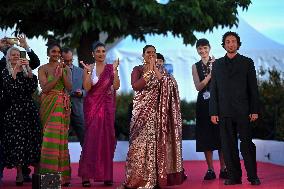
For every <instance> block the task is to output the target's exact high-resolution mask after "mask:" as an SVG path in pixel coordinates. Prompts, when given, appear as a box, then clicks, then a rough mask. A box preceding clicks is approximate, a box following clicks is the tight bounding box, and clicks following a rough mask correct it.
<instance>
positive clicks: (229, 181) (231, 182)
mask: <svg viewBox="0 0 284 189" xmlns="http://www.w3.org/2000/svg"><path fill="white" fill-rule="evenodd" d="M224 184H225V185H235V184H242V180H241V179H226V180H225V182H224Z"/></svg>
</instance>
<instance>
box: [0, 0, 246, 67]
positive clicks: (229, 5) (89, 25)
mask: <svg viewBox="0 0 284 189" xmlns="http://www.w3.org/2000/svg"><path fill="white" fill-rule="evenodd" d="M250 3H251V1H250V0H170V1H169V3H168V4H166V5H163V4H159V3H157V1H155V0H143V1H142V0H37V1H35V0H33V1H32V0H26V1H23V0H10V1H1V3H0V10H1V11H0V28H2V29H7V28H13V27H14V26H15V27H16V33H18V32H23V33H25V34H26V35H27V36H28V37H34V36H40V35H41V36H43V37H44V38H48V37H51V36H52V37H54V38H55V39H56V40H60V41H61V42H62V43H63V44H65V45H69V46H71V47H73V48H77V52H78V58H79V59H80V60H84V61H87V62H88V61H91V60H92V57H91V55H90V51H91V44H92V42H93V41H95V40H98V39H99V34H100V32H105V33H107V35H108V37H107V42H112V41H114V40H115V39H117V38H120V37H124V36H127V35H131V36H132V37H133V38H135V39H140V40H144V35H145V34H164V35H166V34H167V33H168V32H170V33H172V34H173V35H174V36H181V37H182V38H183V39H184V43H185V44H194V43H195V41H196V37H195V35H194V32H195V31H197V32H206V31H208V30H209V31H212V30H213V28H214V27H218V26H221V27H225V26H233V25H237V23H238V18H237V16H238V8H242V9H245V10H246V9H247V8H248V6H249V5H250ZM50 32H52V34H50Z"/></svg>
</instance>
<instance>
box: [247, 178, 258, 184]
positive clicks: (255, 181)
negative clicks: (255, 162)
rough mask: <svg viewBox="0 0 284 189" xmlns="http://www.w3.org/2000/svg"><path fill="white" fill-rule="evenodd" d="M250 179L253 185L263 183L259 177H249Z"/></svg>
mask: <svg viewBox="0 0 284 189" xmlns="http://www.w3.org/2000/svg"><path fill="white" fill-rule="evenodd" d="M248 181H249V182H250V184H251V185H260V184H261V182H260V180H259V178H255V179H248Z"/></svg>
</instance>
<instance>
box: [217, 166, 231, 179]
mask: <svg viewBox="0 0 284 189" xmlns="http://www.w3.org/2000/svg"><path fill="white" fill-rule="evenodd" d="M219 178H221V179H228V178H229V177H228V171H227V169H226V168H225V169H224V170H220V174H219Z"/></svg>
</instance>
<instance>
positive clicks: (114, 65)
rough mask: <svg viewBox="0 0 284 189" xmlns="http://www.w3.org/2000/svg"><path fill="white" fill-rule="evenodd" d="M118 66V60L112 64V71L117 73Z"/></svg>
mask: <svg viewBox="0 0 284 189" xmlns="http://www.w3.org/2000/svg"><path fill="white" fill-rule="evenodd" d="M118 66H119V58H118V59H117V60H115V61H114V62H113V71H114V72H117V69H118Z"/></svg>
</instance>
